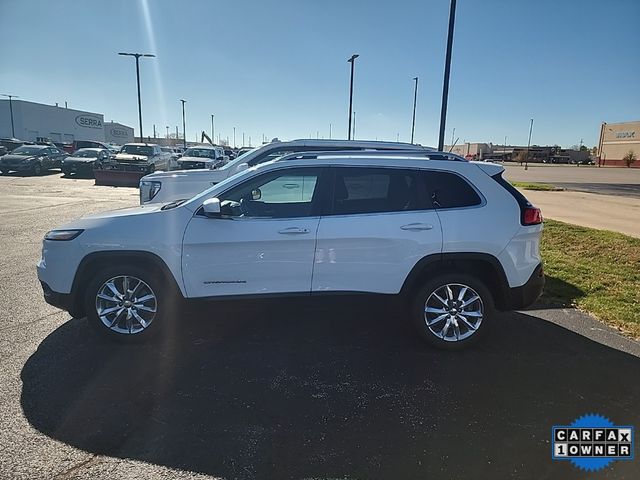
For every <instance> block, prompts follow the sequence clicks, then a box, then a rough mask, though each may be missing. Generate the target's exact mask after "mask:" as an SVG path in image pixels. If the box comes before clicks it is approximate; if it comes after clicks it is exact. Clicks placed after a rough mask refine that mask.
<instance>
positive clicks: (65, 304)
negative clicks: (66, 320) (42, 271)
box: [40, 281, 80, 317]
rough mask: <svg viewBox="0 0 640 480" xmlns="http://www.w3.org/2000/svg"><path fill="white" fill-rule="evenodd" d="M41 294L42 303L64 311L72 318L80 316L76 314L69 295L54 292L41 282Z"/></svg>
mask: <svg viewBox="0 0 640 480" xmlns="http://www.w3.org/2000/svg"><path fill="white" fill-rule="evenodd" d="M40 285H42V293H43V294H44V301H45V302H47V303H48V304H49V305H53V306H54V307H56V308H60V309H62V310H66V311H67V312H69V313H70V314H71V316H73V317H77V316H79V315H80V312H76V311H75V310H76V309H75V308H74V299H73V295H72V294H71V293H58V292H54V291H53V290H52V289H51V287H49V285H47V283H46V282H43V281H41V282H40Z"/></svg>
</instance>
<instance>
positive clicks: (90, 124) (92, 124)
mask: <svg viewBox="0 0 640 480" xmlns="http://www.w3.org/2000/svg"><path fill="white" fill-rule="evenodd" d="M76 123H77V124H78V125H80V126H81V127H87V128H102V120H101V119H100V118H99V117H93V116H89V115H78V116H77V117H76Z"/></svg>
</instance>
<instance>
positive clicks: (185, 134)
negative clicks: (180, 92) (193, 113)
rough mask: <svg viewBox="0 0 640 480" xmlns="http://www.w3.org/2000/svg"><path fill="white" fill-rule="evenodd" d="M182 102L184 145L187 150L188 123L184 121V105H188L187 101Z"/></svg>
mask: <svg viewBox="0 0 640 480" xmlns="http://www.w3.org/2000/svg"><path fill="white" fill-rule="evenodd" d="M180 101H181V102H182V144H183V146H184V148H187V123H186V122H185V119H184V104H185V103H187V101H186V100H183V99H180Z"/></svg>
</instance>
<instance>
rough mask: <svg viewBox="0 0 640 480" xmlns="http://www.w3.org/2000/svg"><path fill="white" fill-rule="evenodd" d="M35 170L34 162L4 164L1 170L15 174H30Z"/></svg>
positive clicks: (0, 165)
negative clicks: (29, 172)
mask: <svg viewBox="0 0 640 480" xmlns="http://www.w3.org/2000/svg"><path fill="white" fill-rule="evenodd" d="M32 168H33V162H27V163H2V164H0V169H2V170H5V171H9V170H11V171H14V172H28V171H30V170H31V169H32Z"/></svg>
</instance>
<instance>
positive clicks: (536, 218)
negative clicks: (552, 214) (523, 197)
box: [522, 207, 542, 225]
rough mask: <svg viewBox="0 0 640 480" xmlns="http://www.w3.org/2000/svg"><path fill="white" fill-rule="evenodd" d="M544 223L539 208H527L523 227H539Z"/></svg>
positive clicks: (523, 217) (523, 216)
mask: <svg viewBox="0 0 640 480" xmlns="http://www.w3.org/2000/svg"><path fill="white" fill-rule="evenodd" d="M539 223H542V212H541V211H540V209H539V208H535V207H526V208H525V209H524V213H523V215H522V224H523V225H538V224H539Z"/></svg>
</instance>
